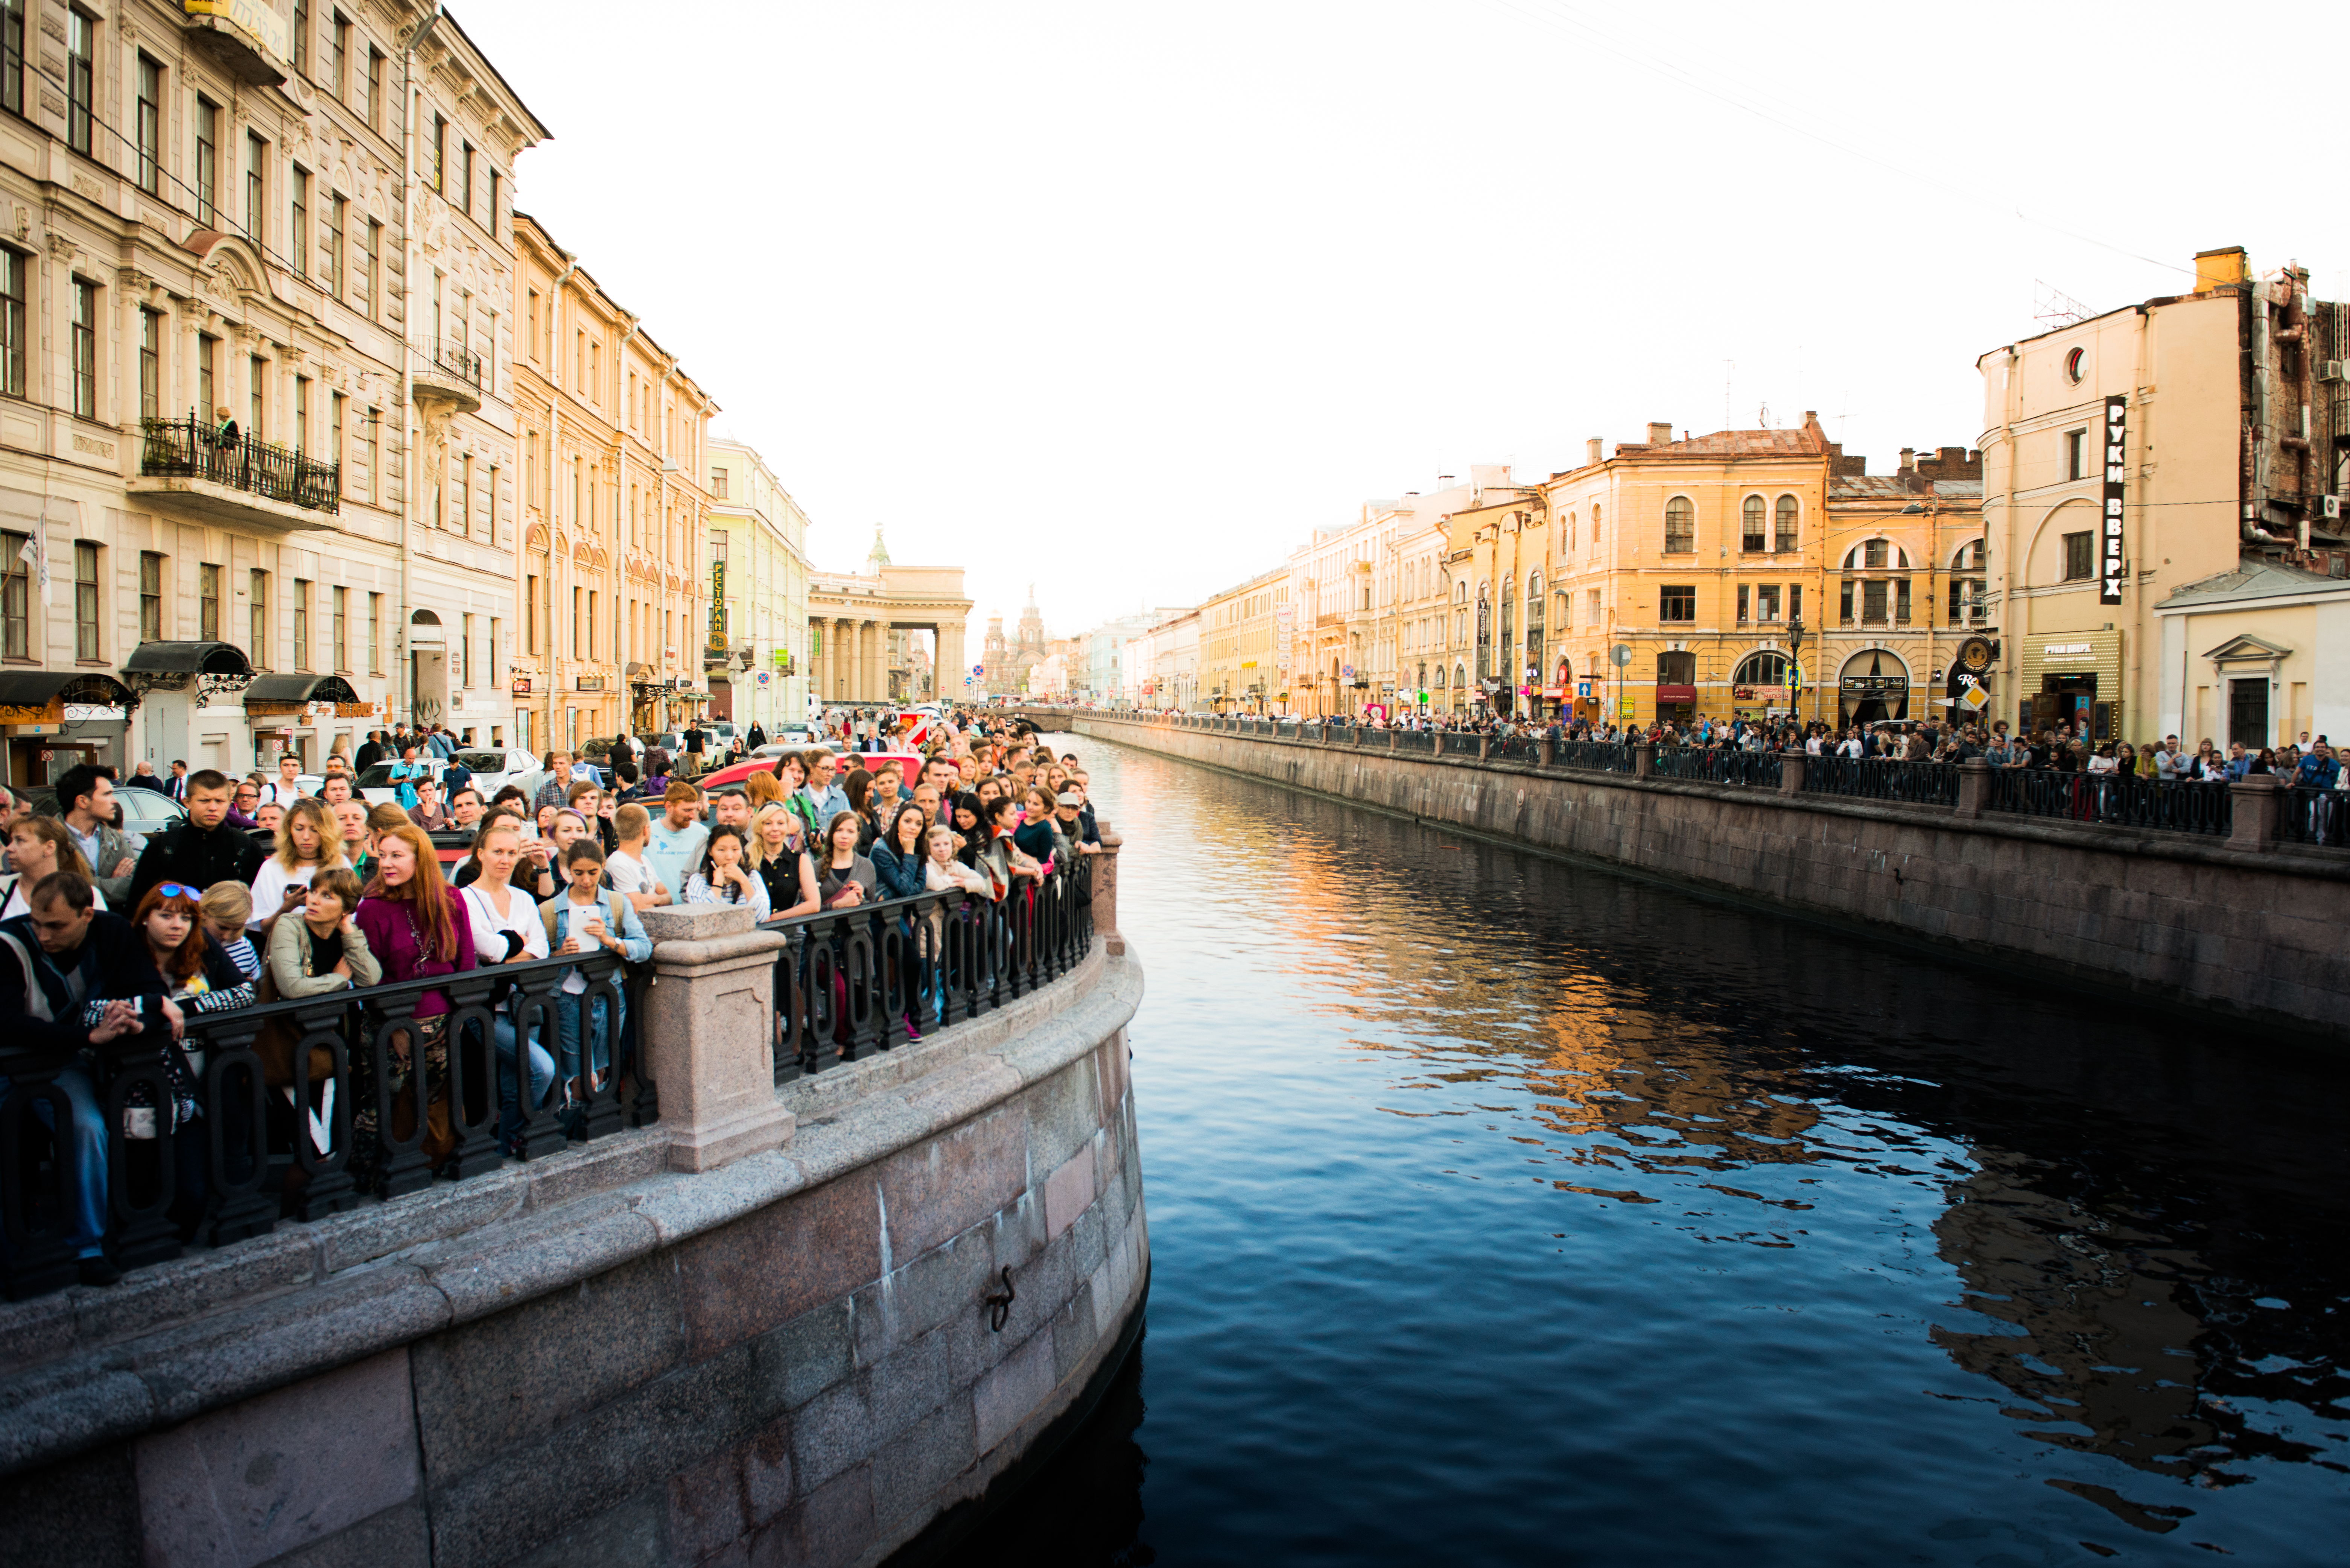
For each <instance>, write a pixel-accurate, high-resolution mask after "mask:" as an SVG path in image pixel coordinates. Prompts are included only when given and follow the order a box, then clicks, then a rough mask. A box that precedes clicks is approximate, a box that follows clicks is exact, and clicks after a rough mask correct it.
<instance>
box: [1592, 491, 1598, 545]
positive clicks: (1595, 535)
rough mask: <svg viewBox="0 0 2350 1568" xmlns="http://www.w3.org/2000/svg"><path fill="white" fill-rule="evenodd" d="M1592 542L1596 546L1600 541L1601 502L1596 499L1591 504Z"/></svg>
mask: <svg viewBox="0 0 2350 1568" xmlns="http://www.w3.org/2000/svg"><path fill="white" fill-rule="evenodd" d="M1591 543H1592V545H1594V546H1595V547H1596V545H1598V543H1599V503H1597V502H1596V501H1595V502H1593V503H1592V504H1591Z"/></svg>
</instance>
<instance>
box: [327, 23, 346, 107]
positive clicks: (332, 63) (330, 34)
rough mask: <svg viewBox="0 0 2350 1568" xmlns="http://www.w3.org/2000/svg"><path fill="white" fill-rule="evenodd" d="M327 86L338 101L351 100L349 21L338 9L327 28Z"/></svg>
mask: <svg viewBox="0 0 2350 1568" xmlns="http://www.w3.org/2000/svg"><path fill="white" fill-rule="evenodd" d="M327 48H328V55H327V86H328V88H329V89H330V90H332V92H333V93H334V95H335V100H336V101H337V102H338V103H343V104H348V103H349V102H350V101H351V81H350V74H349V73H350V68H351V23H350V18H349V17H348V16H344V15H343V14H342V13H341V12H340V11H338V12H336V13H335V18H334V21H333V22H332V23H331V24H329V25H328V28H327Z"/></svg>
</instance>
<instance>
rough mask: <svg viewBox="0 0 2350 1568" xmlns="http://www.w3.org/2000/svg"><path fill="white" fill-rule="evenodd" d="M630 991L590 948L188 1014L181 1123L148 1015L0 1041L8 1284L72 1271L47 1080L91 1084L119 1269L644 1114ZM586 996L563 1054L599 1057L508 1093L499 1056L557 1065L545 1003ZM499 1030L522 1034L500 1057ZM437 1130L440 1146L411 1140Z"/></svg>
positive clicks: (37, 1288)
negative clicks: (422, 1014)
mask: <svg viewBox="0 0 2350 1568" xmlns="http://www.w3.org/2000/svg"><path fill="white" fill-rule="evenodd" d="M573 969H577V970H578V971H579V972H580V973H581V975H582V976H583V977H584V978H585V979H586V981H587V990H586V992H584V993H583V994H577V995H568V996H567V995H564V994H562V993H561V992H560V986H561V982H562V980H563V977H564V975H565V974H566V973H567V971H571V970H573ZM628 992H629V987H628V985H627V981H626V979H625V976H624V974H623V971H622V968H621V964H620V961H619V957H618V956H617V955H616V954H613V953H610V952H608V951H607V952H598V953H592V954H587V955H585V956H574V957H566V958H556V959H546V960H540V961H533V962H529V963H520V964H507V965H501V966H497V967H494V968H483V969H471V970H463V971H458V972H457V973H455V974H452V975H445V976H441V977H438V978H435V979H432V980H423V981H401V982H400V983H397V984H392V985H378V986H369V987H367V988H365V989H363V990H355V991H342V992H330V993H328V994H327V995H325V996H317V997H308V998H302V999H297V1000H294V1001H288V1002H270V1003H267V1004H265V1005H262V1006H257V1007H246V1008H242V1009H238V1010H234V1011H230V1012H213V1013H191V1014H189V1015H188V1018H187V1029H186V1034H185V1039H184V1043H183V1046H182V1047H181V1048H180V1049H182V1050H183V1051H184V1055H183V1056H182V1061H181V1063H180V1064H178V1065H182V1066H184V1067H185V1068H186V1069H187V1070H188V1071H189V1073H190V1075H191V1078H192V1084H193V1087H194V1096H193V1100H194V1110H193V1115H192V1116H189V1117H187V1118H186V1119H184V1120H183V1119H182V1118H181V1117H180V1116H178V1115H177V1114H176V1113H175V1110H174V1090H173V1087H172V1081H173V1078H174V1076H175V1074H174V1072H173V1071H172V1067H173V1065H174V1064H169V1063H167V1062H166V1060H165V1056H164V1053H165V1052H166V1051H167V1050H172V1049H174V1047H172V1044H171V1041H170V1037H169V1036H168V1035H167V1034H166V1033H164V1032H163V1031H162V1030H161V1029H159V1028H150V1029H148V1030H146V1031H143V1032H142V1033H138V1034H132V1035H126V1036H122V1037H120V1038H118V1039H116V1040H114V1041H112V1042H111V1043H109V1044H107V1045H105V1046H102V1047H99V1049H98V1050H97V1051H96V1052H94V1053H91V1054H85V1055H84V1056H82V1057H79V1058H78V1059H75V1060H72V1061H58V1060H45V1059H43V1054H42V1053H38V1052H35V1051H30V1050H0V1074H5V1076H6V1077H7V1079H8V1081H9V1085H10V1093H9V1095H8V1097H7V1101H6V1104H5V1107H0V1227H5V1235H6V1249H5V1265H4V1267H5V1284H6V1292H7V1294H8V1295H9V1296H10V1297H11V1298H12V1299H22V1298H23V1297H26V1296H31V1295H38V1294H41V1293H45V1292H47V1291H52V1290H55V1289H57V1288H58V1287H59V1286H61V1285H64V1284H68V1283H70V1282H72V1281H73V1279H74V1278H75V1277H76V1272H77V1268H78V1263H77V1251H78V1248H77V1244H76V1241H75V1237H76V1234H77V1224H76V1219H75V1216H76V1211H77V1203H76V1199H77V1197H78V1194H79V1193H80V1191H81V1179H82V1178H81V1174H80V1173H79V1172H78V1169H77V1168H76V1164H75V1155H74V1151H73V1147H72V1144H71V1139H70V1137H68V1139H67V1140H66V1141H65V1142H62V1143H61V1142H60V1141H59V1139H58V1137H57V1135H56V1134H55V1133H54V1132H53V1131H52V1130H51V1129H52V1128H57V1127H63V1128H70V1127H71V1121H70V1115H71V1112H70V1106H69V1104H68V1096H67V1094H66V1092H65V1090H64V1088H63V1086H62V1085H61V1084H60V1079H61V1077H62V1076H63V1075H68V1074H74V1075H80V1077H79V1079H78V1081H77V1085H76V1086H77V1087H81V1086H84V1085H86V1086H87V1087H88V1089H90V1090H91V1091H93V1092H94V1094H95V1097H96V1099H97V1102H98V1105H99V1109H100V1112H101V1116H102V1122H103V1126H104V1128H105V1143H106V1169H105V1188H106V1217H107V1224H106V1238H105V1240H106V1246H107V1250H108V1251H109V1255H110V1256H111V1257H112V1258H113V1260H114V1262H116V1263H117V1265H119V1266H120V1267H123V1268H131V1267H136V1266H138V1265H140V1264H146V1263H154V1262H163V1261H165V1260H167V1259H170V1258H173V1257H176V1256H178V1255H179V1253H180V1252H181V1251H182V1247H183V1245H184V1243H185V1241H187V1240H189V1239H192V1240H193V1241H197V1242H200V1243H203V1244H205V1245H211V1246H221V1245H225V1244H226V1243H228V1242H231V1241H242V1240H244V1239H245V1238H246V1237H249V1236H258V1235H262V1234H265V1232H267V1231H271V1230H272V1229H274V1228H275V1227H276V1224H277V1221H278V1220H280V1219H281V1218H285V1217H287V1216H291V1217H293V1218H296V1219H301V1220H317V1219H323V1218H325V1217H326V1216H328V1215H329V1214H336V1213H340V1212H342V1211H343V1210H348V1209H352V1208H356V1207H357V1206H358V1205H359V1203H361V1202H362V1201H364V1200H367V1199H374V1198H394V1197H398V1196H400V1194H402V1193H408V1192H414V1191H416V1190H418V1189H421V1188H423V1187H425V1186H427V1185H428V1184H430V1183H431V1182H432V1180H433V1179H434V1178H435V1177H436V1176H437V1177H441V1178H445V1179H463V1178H466V1177H471V1176H477V1175H479V1174H481V1173H482V1172H484V1171H486V1170H489V1169H492V1168H495V1167H496V1166H497V1165H498V1164H499V1162H500V1161H501V1159H503V1158H505V1156H506V1155H507V1154H508V1153H512V1154H513V1155H515V1157H517V1158H524V1159H530V1158H541V1157H544V1156H546V1155H549V1154H553V1153H555V1152H556V1151H557V1150H559V1149H561V1148H563V1147H565V1146H566V1145H567V1143H569V1142H571V1141H573V1140H574V1139H576V1138H587V1139H593V1138H598V1137H605V1136H607V1135H608V1134H611V1133H614V1132H617V1131H619V1129H620V1128H621V1127H625V1126H629V1125H638V1126H641V1125H644V1124H647V1123H650V1122H652V1121H654V1120H657V1119H658V1118H659V1116H660V1109H659V1106H658V1104H657V1102H656V1098H655V1096H654V1093H653V1085H651V1084H650V1082H649V1081H647V1080H646V1078H645V1076H644V1074H643V1071H642V1066H641V1062H640V1060H639V1056H638V1054H637V1052H636V1051H635V1049H634V1042H635V1028H636V1020H637V1016H638V1013H639V1008H638V1007H637V1006H636V1005H634V1003H635V1002H636V1001H637V1000H638V999H637V998H635V997H633V996H631V997H629V1003H630V1004H629V1005H627V1006H625V1007H619V1008H617V1009H616V1007H615V1004H616V1003H617V1002H619V999H620V998H622V997H623V996H624V995H627V994H628ZM436 994H437V995H439V996H441V997H443V998H445V999H446V1001H447V1002H448V1004H449V1011H448V1012H446V1013H444V1014H442V1015H440V1016H442V1017H443V1018H445V1019H446V1023H445V1034H443V1036H442V1038H443V1039H444V1040H445V1046H446V1051H447V1064H446V1067H445V1069H443V1068H442V1067H440V1066H439V1065H438V1064H437V1058H438V1057H439V1054H440V1049H441V1047H440V1046H439V1045H438V1044H428V1045H427V1048H426V1049H425V1050H424V1051H422V1052H421V1053H420V1052H419V1050H418V1043H419V1040H420V1027H425V1028H432V1029H433V1030H435V1031H436V1032H438V1031H441V1030H442V1029H443V1028H444V1026H443V1025H442V1024H438V1023H432V1021H431V1020H429V1019H427V1020H422V1021H420V1018H419V1015H418V1004H419V1003H420V1002H422V1001H423V999H424V998H426V997H427V996H431V995H436ZM595 1002H601V1003H602V1005H601V1006H594V1005H584V1006H583V1007H582V1016H581V1017H580V1020H579V1027H578V1028H577V1031H576V1033H575V1052H576V1053H577V1054H576V1057H575V1059H576V1060H580V1061H584V1062H585V1063H587V1064H588V1065H590V1066H594V1065H597V1064H608V1070H606V1071H604V1072H603V1073H602V1075H601V1080H600V1082H591V1081H590V1080H589V1079H588V1078H587V1077H586V1076H584V1075H583V1076H582V1077H580V1078H579V1079H577V1081H575V1082H574V1083H572V1084H569V1085H567V1084H565V1083H564V1082H562V1081H561V1080H560V1078H559V1076H558V1079H557V1081H556V1083H555V1084H554V1085H552V1086H551V1088H550V1090H549V1092H548V1095H547V1097H546V1100H545V1101H543V1102H541V1103H538V1104H536V1105H530V1104H526V1103H519V1102H526V1101H528V1099H529V1097H530V1096H527V1095H525V1094H522V1093H521V1092H520V1091H519V1090H518V1088H517V1085H516V1073H515V1065H514V1059H515V1057H522V1058H528V1057H530V1056H531V1055H532V1052H531V1050H530V1049H529V1047H531V1046H534V1045H535V1046H537V1047H538V1048H540V1049H543V1050H544V1051H545V1052H546V1056H547V1058H549V1059H551V1060H552V1061H554V1062H556V1063H561V1062H562V1061H563V1060H564V1053H563V1052H562V1050H561V1049H560V1044H559V1037H558V1036H559V1026H558V1022H557V1019H558V1012H557V1009H558V1005H559V1004H572V1003H581V1004H592V1003H595ZM501 1009H502V1011H501ZM502 1031H504V1032H508V1033H509V1038H514V1037H515V1036H519V1038H520V1039H521V1041H522V1042H523V1046H522V1048H521V1049H518V1050H516V1051H515V1052H514V1053H513V1055H511V1056H508V1057H507V1058H505V1060H504V1064H503V1065H502V1062H501V1056H500V1053H499V1050H498V1036H499V1034H500V1033H501V1032H502ZM616 1036H617V1037H616ZM419 1054H422V1055H423V1056H424V1057H425V1062H424V1063H423V1064H417V1062H416V1058H417V1056H418V1055H419ZM411 1067H415V1068H419V1069H420V1070H412V1071H411V1070H410V1069H411ZM522 1081H525V1082H526V1081H528V1080H526V1079H525V1080H522ZM567 1102H568V1103H567ZM44 1111H46V1113H47V1114H46V1115H44V1114H43V1113H44ZM507 1123H511V1124H513V1125H512V1127H508V1126H506V1125H504V1124H507ZM436 1129H445V1131H446V1133H447V1134H448V1135H449V1136H450V1137H453V1140H454V1141H453V1147H449V1148H448V1149H446V1150H445V1152H444V1151H442V1150H441V1149H439V1148H435V1149H433V1150H432V1152H431V1153H428V1152H427V1147H428V1143H431V1142H432V1141H434V1140H435V1139H436V1138H437V1137H438V1136H439V1134H438V1131H437V1130H436ZM509 1134H511V1136H509Z"/></svg>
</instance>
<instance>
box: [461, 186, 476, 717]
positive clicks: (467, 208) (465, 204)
mask: <svg viewBox="0 0 2350 1568" xmlns="http://www.w3.org/2000/svg"><path fill="white" fill-rule="evenodd" d="M457 211H459V212H461V213H464V214H465V216H467V217H469V218H470V217H472V216H473V143H472V142H470V141H460V142H459V143H458V144H457ZM466 684H468V685H471V684H472V682H471V681H468V682H467V683H466Z"/></svg>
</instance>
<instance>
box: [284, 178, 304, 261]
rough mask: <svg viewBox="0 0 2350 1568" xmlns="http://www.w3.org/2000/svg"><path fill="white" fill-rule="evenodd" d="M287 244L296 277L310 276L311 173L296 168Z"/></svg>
mask: <svg viewBox="0 0 2350 1568" xmlns="http://www.w3.org/2000/svg"><path fill="white" fill-rule="evenodd" d="M287 227H288V233H287V234H286V244H287V245H288V247H289V248H291V249H292V251H293V252H294V275H295V276H296V277H307V276H309V275H310V171H308V170H307V169H305V168H303V167H302V166H301V165H300V164H298V163H297V164H296V165H295V166H294V221H293V222H292V223H290V224H289V225H287Z"/></svg>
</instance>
